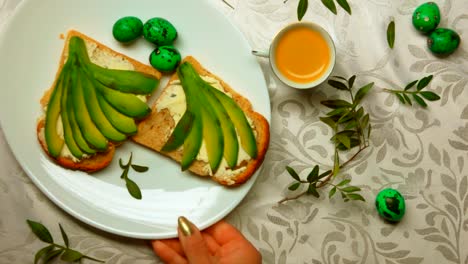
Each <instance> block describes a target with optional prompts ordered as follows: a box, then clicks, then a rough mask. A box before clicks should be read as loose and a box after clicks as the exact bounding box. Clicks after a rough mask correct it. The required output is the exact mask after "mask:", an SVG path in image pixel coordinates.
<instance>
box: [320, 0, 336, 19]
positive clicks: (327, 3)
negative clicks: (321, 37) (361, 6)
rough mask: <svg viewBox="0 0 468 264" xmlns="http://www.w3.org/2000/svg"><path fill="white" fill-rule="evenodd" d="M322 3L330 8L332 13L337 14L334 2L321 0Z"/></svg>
mask: <svg viewBox="0 0 468 264" xmlns="http://www.w3.org/2000/svg"><path fill="white" fill-rule="evenodd" d="M322 4H323V5H324V6H325V7H326V8H328V10H330V11H331V12H332V13H333V14H335V15H336V14H337V13H336V5H335V3H334V2H333V0H322Z"/></svg>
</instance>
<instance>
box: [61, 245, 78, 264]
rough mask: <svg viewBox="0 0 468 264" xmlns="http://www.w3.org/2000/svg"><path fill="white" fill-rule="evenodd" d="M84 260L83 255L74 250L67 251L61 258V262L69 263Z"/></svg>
mask: <svg viewBox="0 0 468 264" xmlns="http://www.w3.org/2000/svg"><path fill="white" fill-rule="evenodd" d="M81 258H83V254H81V253H80V252H78V251H76V250H73V249H69V248H68V249H65V251H64V252H63V254H62V256H61V257H60V259H61V260H63V261H67V262H75V261H78V260H80V259H81Z"/></svg>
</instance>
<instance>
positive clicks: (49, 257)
mask: <svg viewBox="0 0 468 264" xmlns="http://www.w3.org/2000/svg"><path fill="white" fill-rule="evenodd" d="M63 251H64V249H55V250H52V251H49V252H48V253H47V254H45V256H44V258H43V259H44V263H48V262H49V261H52V260H53V259H55V258H56V257H58V256H59V255H60V254H62V252H63Z"/></svg>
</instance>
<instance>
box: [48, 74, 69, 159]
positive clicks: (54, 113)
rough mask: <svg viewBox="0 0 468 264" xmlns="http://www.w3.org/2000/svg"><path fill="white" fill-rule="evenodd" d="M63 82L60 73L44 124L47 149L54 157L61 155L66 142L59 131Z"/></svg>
mask: <svg viewBox="0 0 468 264" xmlns="http://www.w3.org/2000/svg"><path fill="white" fill-rule="evenodd" d="M63 82H64V81H63V74H60V76H59V78H58V80H57V83H56V85H55V87H54V89H53V91H52V94H51V96H50V99H49V103H48V105H47V111H46V117H45V125H44V137H45V142H46V144H47V151H48V152H49V155H51V156H52V157H54V158H56V157H58V156H59V155H60V152H61V151H62V148H63V144H64V140H63V139H62V138H61V137H60V136H59V134H58V132H57V123H58V118H59V117H60V112H61V111H62V109H61V100H62V96H63V90H64V84H63Z"/></svg>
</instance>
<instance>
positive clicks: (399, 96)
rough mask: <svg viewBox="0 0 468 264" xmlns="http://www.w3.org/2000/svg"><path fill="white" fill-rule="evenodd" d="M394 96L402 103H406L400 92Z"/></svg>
mask: <svg viewBox="0 0 468 264" xmlns="http://www.w3.org/2000/svg"><path fill="white" fill-rule="evenodd" d="M396 96H397V97H398V99H399V100H400V102H401V103H402V104H406V101H405V98H404V97H403V96H402V95H401V94H399V93H397V94H396Z"/></svg>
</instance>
